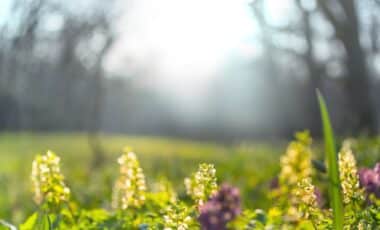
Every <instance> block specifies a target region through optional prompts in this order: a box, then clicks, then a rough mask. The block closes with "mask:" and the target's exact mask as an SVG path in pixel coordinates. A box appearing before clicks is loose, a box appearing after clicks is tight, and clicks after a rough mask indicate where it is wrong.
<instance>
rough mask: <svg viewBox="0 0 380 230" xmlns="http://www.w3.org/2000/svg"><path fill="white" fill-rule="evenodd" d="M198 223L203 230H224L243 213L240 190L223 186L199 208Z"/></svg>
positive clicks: (226, 185)
mask: <svg viewBox="0 0 380 230" xmlns="http://www.w3.org/2000/svg"><path fill="white" fill-rule="evenodd" d="M199 212H200V215H199V217H198V221H199V222H200V224H201V226H202V229H203V230H224V229H226V225H227V223H228V222H229V221H231V220H232V219H234V218H235V217H236V216H237V215H239V214H240V212H241V207H240V192H239V189H237V188H235V187H232V186H230V185H228V184H223V185H222V186H221V188H220V189H219V191H218V192H217V193H216V194H214V195H213V196H212V197H211V198H210V199H209V200H208V201H207V202H206V203H205V204H204V205H202V206H201V207H200V208H199Z"/></svg>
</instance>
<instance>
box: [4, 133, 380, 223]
mask: <svg viewBox="0 0 380 230" xmlns="http://www.w3.org/2000/svg"><path fill="white" fill-rule="evenodd" d="M301 142H302V141H301ZM301 142H300V143H301ZM353 142H354V143H355V145H353V152H354V153H355V157H356V160H357V164H358V165H360V167H370V168H372V167H373V166H374V162H378V161H379V160H380V138H364V137H362V138H357V139H355V140H353ZM101 143H102V148H103V151H104V153H105V156H106V157H105V159H104V161H103V163H102V165H101V166H99V167H97V168H94V167H93V165H92V164H91V159H92V152H91V149H90V146H89V144H88V137H87V135H85V134H81V133H49V134H46V133H44V134H42V133H2V134H0V152H1V154H0V219H2V220H6V221H7V222H9V223H12V224H14V225H16V226H18V225H19V224H21V223H23V222H24V221H25V220H26V219H27V217H28V216H30V215H31V214H33V213H34V212H35V211H36V210H39V207H38V205H36V204H35V202H34V201H33V192H32V184H31V182H30V178H31V171H32V164H31V162H32V161H33V159H34V157H35V156H36V155H37V154H45V153H46V151H47V150H52V151H54V152H55V153H56V154H57V155H58V156H59V157H60V158H61V160H60V167H61V171H62V173H63V174H64V176H65V183H66V185H67V186H68V187H69V188H70V191H71V194H70V195H71V197H70V200H71V201H72V203H71V205H72V206H74V207H76V208H80V209H83V210H99V209H102V210H112V207H111V202H112V190H113V188H114V187H113V186H114V183H115V180H116V178H118V174H119V165H118V163H117V159H118V157H119V156H120V155H121V154H122V153H123V148H125V147H126V146H128V147H129V148H130V149H132V150H133V152H134V153H135V154H136V156H137V158H138V160H139V162H140V164H141V168H142V169H143V172H144V174H145V178H146V184H147V187H148V188H150V189H152V188H154V187H155V186H157V183H158V182H160V181H163V180H164V181H170V184H171V186H172V188H173V189H174V190H175V191H176V193H177V195H178V199H181V200H183V201H184V202H188V203H189V200H191V199H190V198H189V196H188V195H187V194H186V188H185V185H184V178H186V177H189V176H190V175H191V173H192V172H195V171H197V169H198V165H199V164H201V163H209V164H213V165H214V167H215V169H216V178H217V182H218V184H222V183H225V182H227V183H228V184H230V185H232V186H234V187H236V188H238V189H239V190H240V194H241V202H242V204H241V205H242V210H256V209H259V210H270V209H271V207H274V206H276V205H277V204H278V202H279V200H278V199H273V186H278V185H274V184H276V180H275V178H278V176H279V174H280V172H281V163H280V158H281V156H283V155H284V154H285V153H286V152H287V151H289V149H288V150H287V149H286V146H287V141H276V142H257V141H246V142H239V143H235V144H232V143H230V144H221V143H219V144H218V143H213V142H205V141H191V140H182V139H174V138H163V137H138V136H124V135H107V134H104V135H102V136H101ZM338 143H342V142H341V141H340V140H339V141H338ZM291 145H292V144H290V145H289V146H291ZM288 148H289V147H288ZM339 148H340V144H339ZM311 149H312V155H311V159H312V161H311V162H310V163H313V164H312V166H311V167H313V170H315V171H323V170H325V169H323V163H322V169H321V162H322V161H323V157H324V155H323V148H322V145H321V142H320V141H314V143H313V144H312V145H311ZM301 152H302V151H301ZM287 154H289V153H287ZM358 167H359V166H358ZM313 175H314V176H313V178H318V179H319V181H320V182H319V183H318V182H317V185H318V186H319V187H320V188H321V191H322V192H323V193H324V194H326V190H327V186H326V185H323V183H324V182H326V176H325V174H324V173H323V172H320V173H319V174H313ZM277 183H278V182H277ZM160 199H161V198H160ZM286 199H287V198H286ZM326 203H327V202H326V200H325V205H326ZM157 212H161V210H157ZM256 214H257V213H256ZM256 214H255V215H256ZM245 215H246V216H252V218H257V215H256V216H255V215H253V214H252V213H249V212H248V213H245ZM253 216H255V217H253ZM0 229H1V227H0ZM5 229H7V228H5ZM24 229H28V228H24ZM31 229H52V228H50V227H48V228H41V227H40V228H31ZM63 229H64V228H63ZM78 229H86V228H78ZM93 229H99V228H93ZM104 229H113V228H104ZM125 229H132V228H128V227H126V228H125ZM133 229H134V228H133ZM140 229H151V228H140ZM152 229H155V228H152ZM158 229H160V228H158ZM166 229H170V228H166ZM172 229H175V228H172ZM184 229H186V228H184ZM190 229H192V228H190ZM205 229H206V228H205ZM210 229H213V228H210ZM214 229H215V228H214ZM232 229H234V228H232ZM251 229H261V228H251ZM301 229H302V228H301ZM307 229H308V228H307ZM326 229H327V228H326Z"/></svg>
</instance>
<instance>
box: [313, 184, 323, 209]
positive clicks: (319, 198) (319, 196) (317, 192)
mask: <svg viewBox="0 0 380 230" xmlns="http://www.w3.org/2000/svg"><path fill="white" fill-rule="evenodd" d="M314 194H315V196H316V198H317V204H318V206H319V207H323V204H324V203H325V200H324V199H323V194H322V191H321V190H320V189H319V188H317V187H315V188H314Z"/></svg>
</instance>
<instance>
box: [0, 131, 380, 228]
mask: <svg viewBox="0 0 380 230" xmlns="http://www.w3.org/2000/svg"><path fill="white" fill-rule="evenodd" d="M344 143H345V144H343V145H342V146H343V147H342V148H341V150H340V152H339V155H338V157H337V158H338V160H337V163H338V167H339V174H338V176H339V179H340V181H341V184H339V188H340V189H341V190H342V195H343V196H342V205H343V206H342V214H343V217H344V218H343V222H342V225H343V226H344V229H358V230H359V229H376V227H377V226H379V225H380V214H379V213H380V201H379V200H378V199H376V198H375V197H374V196H373V195H370V196H368V200H365V199H363V198H364V194H363V193H364V191H363V190H362V189H361V188H360V187H359V178H358V169H357V162H358V165H360V163H361V162H366V158H365V156H367V155H366V154H367V152H371V153H372V152H374V151H375V150H374V148H376V146H377V145H369V146H367V147H366V148H365V146H363V145H362V144H361V142H360V139H359V140H350V141H349V142H346V141H345V142H344ZM346 143H350V144H349V145H348V144H346ZM367 143H368V142H367ZM375 143H377V142H375ZM165 146H166V147H167V145H165ZM359 146H360V147H359ZM205 149H206V148H205ZM239 149H240V150H239V151H237V152H234V154H233V155H224V154H225V153H223V151H221V152H220V153H219V154H220V155H218V156H219V157H215V156H214V157H215V162H216V164H215V167H214V165H211V164H204V163H200V164H199V167H198V170H197V171H196V172H195V173H193V174H190V175H188V176H189V177H188V179H187V181H188V182H187V183H186V184H187V186H184V185H183V183H179V184H181V185H178V182H183V178H185V174H189V172H190V169H193V168H194V166H195V165H194V163H198V160H199V159H201V158H199V159H198V160H194V159H193V158H192V157H194V156H190V155H189V156H187V157H189V159H188V161H186V163H184V162H182V163H181V159H179V158H175V157H174V156H171V157H166V158H162V157H157V158H156V157H153V159H154V160H152V156H153V153H150V154H149V155H145V154H140V153H139V154H138V155H136V154H134V153H132V152H131V151H130V150H128V151H124V153H123V154H122V157H119V161H118V163H119V165H117V164H116V163H114V162H115V160H114V159H115V158H116V157H117V155H116V154H115V155H113V156H112V160H109V161H108V160H107V162H106V163H107V164H106V165H105V167H104V168H102V169H100V170H99V171H97V172H90V174H89V175H90V177H84V178H82V176H83V174H78V172H79V171H77V172H75V174H70V173H72V172H71V170H75V164H74V163H75V162H73V161H72V162H70V163H69V164H70V168H64V170H62V171H64V172H67V173H68V174H69V175H70V176H66V177H64V176H63V174H62V171H61V169H60V166H61V165H60V164H59V163H60V161H59V160H57V159H59V158H58V156H57V155H55V154H53V153H50V154H49V156H47V155H45V156H46V157H43V156H37V157H36V158H35V162H37V163H33V164H34V165H35V167H32V168H30V167H29V168H28V167H26V168H27V169H28V170H33V171H36V169H41V168H42V169H43V170H42V171H39V172H38V173H36V172H35V173H33V175H34V176H33V177H32V182H33V183H32V185H33V186H32V187H33V192H34V196H35V197H36V188H39V189H40V190H39V191H41V192H40V193H38V194H39V196H38V197H41V199H34V200H35V204H37V206H34V208H33V210H34V212H29V213H30V216H29V217H28V218H25V217H23V218H20V219H21V220H22V222H23V223H22V224H21V225H19V229H42V230H45V229H48V230H50V229H57V230H63V229H74V230H79V229H94V230H95V229H165V230H169V229H173V230H174V229H182V230H186V229H200V228H201V226H200V224H199V223H198V219H199V217H200V214H202V211H201V210H202V209H201V207H202V206H203V205H206V204H207V203H210V202H209V201H210V200H209V198H210V196H213V194H214V193H215V192H216V191H217V190H218V189H217V183H216V182H217V181H218V182H221V183H222V182H224V181H229V183H231V184H234V185H235V184H236V185H238V186H239V187H240V188H241V191H242V194H245V195H244V196H243V197H242V201H245V202H244V204H245V205H244V209H243V210H244V211H243V212H242V213H240V212H239V213H240V214H239V213H238V214H237V215H238V216H237V217H236V218H235V219H233V220H232V221H230V222H229V223H228V226H229V229H263V230H264V229H305V230H309V229H336V227H335V226H334V225H333V221H334V218H333V213H332V211H331V208H332V206H329V205H326V204H325V205H323V204H322V203H320V201H319V199H321V197H322V199H323V198H324V199H326V200H331V195H330V196H328V197H327V196H325V191H324V190H323V188H329V183H326V182H329V181H328V180H325V179H326V178H325V177H324V175H323V174H322V175H320V174H318V172H314V171H313V167H312V163H311V157H312V156H314V155H315V154H314V150H315V149H314V148H312V146H311V138H310V135H309V133H308V132H307V131H304V132H300V133H297V134H296V135H295V140H294V141H292V142H290V144H289V145H288V148H287V149H286V152H285V154H284V156H283V157H281V159H279V158H277V159H275V160H276V161H277V162H280V164H278V163H277V167H278V166H280V167H279V168H278V169H277V170H274V169H273V168H272V169H271V170H269V171H265V170H266V168H269V167H271V165H272V164H274V165H276V163H271V161H267V160H265V159H266V158H265V157H263V155H254V156H255V157H258V158H260V161H259V164H257V162H256V164H253V162H248V163H250V167H247V168H245V167H246V166H245V165H246V164H247V162H246V160H244V159H248V158H244V157H247V156H246V155H244V154H245V153H247V152H248V151H247V149H250V148H249V147H247V145H241V146H240V147H239ZM219 150H220V149H219ZM208 151H209V150H208ZM226 154H227V153H226ZM228 154H231V153H228ZM250 154H252V152H251V153H250ZM362 154H365V155H362ZM137 156H138V158H139V159H141V164H140V161H138V159H137ZM226 156H229V157H226ZM272 156H273V155H272ZM272 156H271V157H272ZM356 156H358V158H357V159H358V160H357V161H356V158H355V157H356ZM379 156H380V155H379ZM62 157H63V164H62V166H63V167H65V166H67V165H68V163H67V162H66V160H69V161H70V159H71V158H72V156H70V157H67V156H66V157H65V155H62ZM172 157H174V158H175V161H172V159H171V158H172ZM225 157H226V158H225ZM206 158H207V157H206V156H203V159H206ZM223 158H225V159H224V160H225V163H223V162H222V161H219V160H223ZM272 158H273V157H272ZM163 159H164V160H166V161H168V162H167V163H168V165H165V164H163V162H164V161H162V160H163ZM371 159H372V158H371ZM160 160H161V162H159V164H157V165H155V164H156V163H157V162H156V161H160ZM145 161H148V164H146V162H145ZM207 161H208V162H210V161H211V159H207ZM189 163H192V164H189ZM108 164H110V165H108ZM178 164H180V166H181V167H179V165H178ZM262 164H265V165H264V166H262ZM160 165H161V167H164V166H162V165H165V167H166V168H165V167H164V168H163V169H166V170H168V169H170V167H174V168H176V170H178V169H179V168H180V169H181V170H184V171H175V172H174V174H171V173H167V174H166V173H162V172H161V173H156V175H154V174H152V171H151V170H152V168H155V167H157V169H161V167H159V166H160ZM37 166H38V167H37ZM45 166H46V167H45ZM115 166H119V170H118V168H117V167H115ZM169 166H170V167H169ZM81 167H82V170H83V166H81ZM177 167H178V168H177ZM182 167H183V168H182ZM252 167H253V168H252ZM255 167H257V168H258V169H256V168H255ZM45 168H49V170H44V169H45ZM216 168H217V169H218V170H216ZM248 168H249V169H250V170H248ZM329 168H330V167H329ZM69 169H70V170H69ZM161 170H162V169H161ZM254 170H259V171H261V173H262V174H265V175H266V180H267V181H268V182H269V178H272V177H273V176H276V172H277V173H278V177H279V184H278V186H277V187H276V188H274V189H273V190H271V192H270V196H269V199H271V200H272V203H270V202H268V199H267V200H265V199H264V198H263V195H260V193H257V190H259V191H260V190H261V191H262V192H263V193H262V194H265V193H266V192H268V190H267V189H266V186H267V185H268V184H269V183H268V182H267V183H262V184H260V183H258V180H257V177H259V176H260V175H261V174H260V173H259V172H256V173H254V172H255V171H254ZM143 171H144V173H143ZM42 172H43V174H41V173H42ZM47 172H49V173H47ZM153 172H155V171H153ZM25 174H28V172H26V173H25ZM146 174H148V176H147V177H146V178H145V175H146ZM37 175H38V176H37ZM173 175H175V176H174V177H173ZM181 176H183V177H182V178H180V179H178V177H181ZM217 176H218V180H217ZM36 178H38V180H37V179H36ZM46 178H50V179H46ZM263 178H264V177H263ZM263 178H262V179H261V180H263ZM0 179H1V178H0ZM77 179H78V180H81V179H90V180H93V181H95V182H97V183H95V184H94V185H96V186H93V187H92V186H86V184H80V183H79V184H76V182H77ZM115 179H116V183H114V181H115ZM5 181H6V180H5ZM36 181H37V182H39V183H36ZM41 182H44V183H45V184H44V183H41ZM46 182H48V183H46ZM8 183H9V182H8ZM117 183H120V184H121V185H123V186H116V184H117ZM251 183H252V184H251ZM43 184H44V186H45V185H46V186H45V187H46V188H48V189H45V188H44V189H41V188H42V187H43V186H42V185H43ZM247 184H250V186H251V187H249V186H247ZM37 185H38V186H37ZM68 185H70V188H71V192H70V196H66V194H62V191H63V189H64V188H65V187H68ZM80 185H81V186H80ZM124 185H127V186H124ZM321 185H322V186H321ZM323 185H325V186H323ZM326 185H327V186H326ZM0 186H1V184H0ZM57 187H60V189H57ZM186 187H187V190H186ZM142 188H143V189H142ZM93 189H94V190H93ZM317 189H322V190H323V191H322V192H321V193H319V195H318V194H317V193H316V191H317ZM115 190H116V191H118V196H117V199H118V200H119V201H120V202H119V204H122V201H123V202H127V203H128V205H126V206H125V207H126V208H122V207H123V205H118V206H117V207H115V206H114V208H112V200H113V199H112V197H113V194H115ZM95 191H96V192H99V193H96V194H94V195H93V196H88V197H86V198H85V199H83V198H84V196H83V195H84V194H87V192H90V193H94V192H95ZM1 192H4V190H0V193H1ZM48 194H50V195H48ZM48 196H51V197H55V198H54V199H52V200H49V199H47V198H46V197H48ZM31 197H32V194H27V198H25V199H22V202H23V203H22V205H24V204H25V207H28V202H30V203H33V202H31V200H32V199H31ZM142 197H143V198H142ZM258 197H259V198H260V199H263V200H264V201H261V202H263V203H266V204H267V205H266V206H265V205H264V206H261V204H262V203H259V202H260V201H259V200H257V199H258ZM87 199H89V200H87ZM92 199H96V200H98V201H101V202H100V203H99V202H93V201H92ZM114 199H115V198H114ZM28 200H30V201H28ZM51 201H54V202H51ZM253 201H257V203H258V204H256V203H255V202H253ZM369 201H370V202H369ZM136 202H137V203H138V205H134V204H137V203H136ZM10 203H12V202H10ZM269 204H271V205H269ZM255 206H256V207H260V206H261V207H262V209H256V208H253V207H255ZM22 207H24V206H22ZM205 207H206V206H205ZM209 208H212V206H210V207H209ZM216 215H217V213H216ZM199 220H200V219H199ZM12 222H13V221H11V223H12ZM20 222H21V221H20ZM13 223H17V222H13ZM0 226H1V227H0V229H2V228H6V229H8V228H9V226H11V225H9V223H7V222H5V221H0ZM4 226H7V227H4Z"/></svg>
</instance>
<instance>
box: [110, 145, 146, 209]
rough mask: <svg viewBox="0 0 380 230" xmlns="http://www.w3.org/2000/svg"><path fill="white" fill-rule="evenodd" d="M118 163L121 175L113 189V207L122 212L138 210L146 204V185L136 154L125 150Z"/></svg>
mask: <svg viewBox="0 0 380 230" xmlns="http://www.w3.org/2000/svg"><path fill="white" fill-rule="evenodd" d="M117 162H118V163H119V165H120V175H119V178H118V179H117V180H116V183H115V185H114V188H113V194H112V207H113V208H114V209H122V210H125V209H127V208H129V207H134V208H138V207H140V206H141V205H143V204H144V202H145V191H146V184H145V176H144V173H143V170H142V168H141V167H140V163H139V161H138V160H137V157H136V154H135V153H134V152H131V151H129V150H125V151H124V154H123V155H121V156H120V157H119V159H118V161H117Z"/></svg>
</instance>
